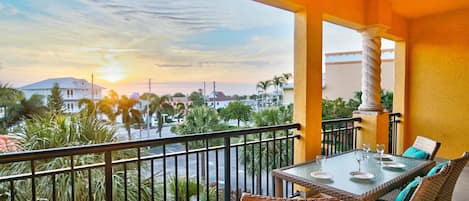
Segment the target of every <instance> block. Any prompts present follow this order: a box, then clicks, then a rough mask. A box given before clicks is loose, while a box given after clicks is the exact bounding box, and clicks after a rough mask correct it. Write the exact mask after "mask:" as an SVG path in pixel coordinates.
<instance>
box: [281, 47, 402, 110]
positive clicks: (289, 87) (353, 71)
mask: <svg viewBox="0 0 469 201" xmlns="http://www.w3.org/2000/svg"><path fill="white" fill-rule="evenodd" d="M361 59H362V51H350V52H333V53H326V54H325V65H324V66H325V68H324V70H325V72H323V84H322V97H323V98H324V99H329V100H332V99H336V98H339V97H341V98H343V99H345V100H348V99H350V98H353V96H354V94H355V92H357V91H361V86H362V84H361V69H362V61H361ZM393 86H394V50H393V49H385V50H382V55H381V88H382V89H383V90H385V91H392V90H393ZM293 97H294V96H293V84H292V83H288V84H286V85H285V86H284V87H283V103H284V104H285V105H288V104H290V103H293Z"/></svg>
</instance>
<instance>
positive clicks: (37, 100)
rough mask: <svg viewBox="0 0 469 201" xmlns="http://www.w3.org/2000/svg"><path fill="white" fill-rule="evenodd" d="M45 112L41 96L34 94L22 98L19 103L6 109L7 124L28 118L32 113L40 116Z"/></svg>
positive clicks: (45, 108)
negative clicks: (27, 97)
mask: <svg viewBox="0 0 469 201" xmlns="http://www.w3.org/2000/svg"><path fill="white" fill-rule="evenodd" d="M46 112H47V107H46V106H45V105H44V101H43V96H41V95H37V94H34V95H32V96H31V97H29V99H24V98H23V99H22V100H21V101H19V103H17V104H14V105H12V106H11V107H10V108H9V109H8V114H9V115H8V117H7V118H8V119H7V121H8V124H10V125H11V124H16V123H18V122H20V121H21V120H24V119H30V118H32V117H33V116H34V115H38V116H42V115H43V114H45V113H46Z"/></svg>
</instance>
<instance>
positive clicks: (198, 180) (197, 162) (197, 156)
mask: <svg viewBox="0 0 469 201" xmlns="http://www.w3.org/2000/svg"><path fill="white" fill-rule="evenodd" d="M195 157H196V160H195V163H196V165H195V166H196V170H197V171H196V173H195V174H196V178H197V201H199V200H200V188H199V186H200V185H199V183H200V176H199V174H200V173H199V171H200V168H199V153H195Z"/></svg>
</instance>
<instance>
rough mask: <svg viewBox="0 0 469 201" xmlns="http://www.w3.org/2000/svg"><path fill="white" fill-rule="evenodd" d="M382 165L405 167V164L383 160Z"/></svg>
mask: <svg viewBox="0 0 469 201" xmlns="http://www.w3.org/2000/svg"><path fill="white" fill-rule="evenodd" d="M383 167H387V168H405V167H406V165H405V164H403V163H398V162H383Z"/></svg>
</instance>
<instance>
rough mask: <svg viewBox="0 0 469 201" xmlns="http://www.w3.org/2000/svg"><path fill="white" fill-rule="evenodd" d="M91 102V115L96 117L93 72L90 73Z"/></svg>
mask: <svg viewBox="0 0 469 201" xmlns="http://www.w3.org/2000/svg"><path fill="white" fill-rule="evenodd" d="M91 102H92V103H93V105H94V110H93V116H94V118H96V116H97V115H96V103H95V101H94V74H93V73H91Z"/></svg>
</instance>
